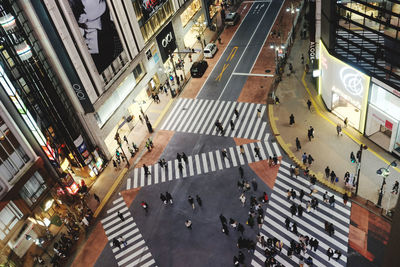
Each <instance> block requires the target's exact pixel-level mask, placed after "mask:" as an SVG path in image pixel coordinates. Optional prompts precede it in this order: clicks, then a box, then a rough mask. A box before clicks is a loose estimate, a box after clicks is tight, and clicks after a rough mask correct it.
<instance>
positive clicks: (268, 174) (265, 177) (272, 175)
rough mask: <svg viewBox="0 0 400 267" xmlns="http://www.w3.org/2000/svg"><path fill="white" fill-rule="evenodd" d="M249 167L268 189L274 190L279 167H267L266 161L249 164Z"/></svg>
mask: <svg viewBox="0 0 400 267" xmlns="http://www.w3.org/2000/svg"><path fill="white" fill-rule="evenodd" d="M249 167H250V168H251V169H252V170H253V172H254V173H255V174H256V175H257V176H258V177H259V178H260V179H261V180H262V181H263V182H264V183H265V184H266V185H267V186H268V187H269V188H270V189H272V188H274V184H275V180H276V176H277V175H278V171H279V165H275V166H269V165H268V160H260V161H257V162H252V163H249Z"/></svg>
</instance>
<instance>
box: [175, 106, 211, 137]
mask: <svg viewBox="0 0 400 267" xmlns="http://www.w3.org/2000/svg"><path fill="white" fill-rule="evenodd" d="M204 103H207V102H206V101H204V99H200V100H199V101H196V102H195V107H194V108H193V110H192V111H189V112H188V115H189V116H188V117H187V119H183V120H182V124H183V127H182V128H178V129H176V130H177V131H178V132H186V130H187V129H188V127H189V126H190V125H191V124H190V123H188V122H192V121H196V120H194V117H195V116H196V115H198V114H199V112H198V111H199V109H200V108H201V107H202V106H203V104H204ZM189 133H190V131H189Z"/></svg>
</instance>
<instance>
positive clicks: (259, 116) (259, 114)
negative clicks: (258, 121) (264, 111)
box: [257, 108, 261, 118]
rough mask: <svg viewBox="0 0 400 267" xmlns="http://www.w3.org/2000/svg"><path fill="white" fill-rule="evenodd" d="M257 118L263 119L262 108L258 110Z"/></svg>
mask: <svg viewBox="0 0 400 267" xmlns="http://www.w3.org/2000/svg"><path fill="white" fill-rule="evenodd" d="M257 117H258V118H261V109H260V108H258V109H257Z"/></svg>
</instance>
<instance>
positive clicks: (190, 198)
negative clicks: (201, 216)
mask: <svg viewBox="0 0 400 267" xmlns="http://www.w3.org/2000/svg"><path fill="white" fill-rule="evenodd" d="M188 201H189V204H190V205H191V206H192V208H193V209H194V208H195V207H194V199H193V198H192V196H188Z"/></svg>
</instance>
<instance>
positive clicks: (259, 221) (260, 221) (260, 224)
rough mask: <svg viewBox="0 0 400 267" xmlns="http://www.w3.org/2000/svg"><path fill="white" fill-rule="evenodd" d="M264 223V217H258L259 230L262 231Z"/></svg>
mask: <svg viewBox="0 0 400 267" xmlns="http://www.w3.org/2000/svg"><path fill="white" fill-rule="evenodd" d="M263 222H264V220H263V217H262V216H261V215H258V217H257V223H258V229H261V227H262V225H263Z"/></svg>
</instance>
